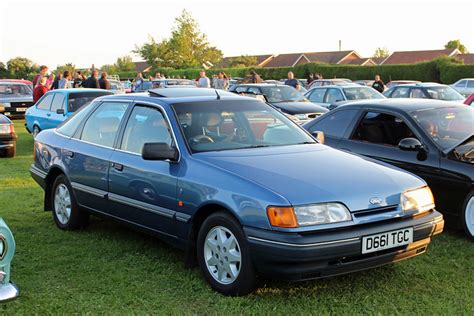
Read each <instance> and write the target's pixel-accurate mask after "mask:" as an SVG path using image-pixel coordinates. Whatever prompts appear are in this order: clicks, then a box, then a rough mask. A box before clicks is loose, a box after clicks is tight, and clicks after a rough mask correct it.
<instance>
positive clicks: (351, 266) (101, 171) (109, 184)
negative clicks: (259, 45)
mask: <svg viewBox="0 0 474 316" xmlns="http://www.w3.org/2000/svg"><path fill="white" fill-rule="evenodd" d="M162 90H183V89H162ZM189 90H192V89H189ZM194 90H206V89H194ZM212 93H215V90H210V92H209V95H212ZM151 95H153V94H151ZM34 150H35V160H34V163H33V165H32V166H31V169H30V171H31V175H32V177H33V178H34V179H35V180H36V181H37V182H38V183H39V185H40V186H41V187H42V188H43V189H44V190H45V209H46V210H52V214H53V219H54V222H55V223H56V225H57V226H58V227H59V228H60V229H64V230H73V229H77V228H79V227H83V226H85V225H86V223H87V220H88V214H89V213H91V214H96V215H99V216H104V217H108V218H113V219H116V220H119V221H122V222H123V223H125V224H128V225H131V226H134V227H137V228H140V229H142V230H143V231H146V232H149V233H152V234H155V235H158V236H159V237H161V238H162V239H163V240H165V241H167V242H169V243H171V244H173V245H175V246H177V247H179V248H181V249H185V250H186V254H187V258H188V262H193V260H197V263H198V264H199V266H200V267H201V270H202V272H203V274H204V277H205V279H206V280H207V281H208V282H209V283H210V284H211V286H212V287H213V288H214V289H215V290H217V291H219V292H221V293H223V294H226V295H244V294H246V293H249V292H251V291H252V290H253V289H254V286H255V279H256V274H257V273H258V274H260V275H263V276H266V277H276V278H289V279H312V278H320V277H328V276H331V275H339V274H342V273H349V272H353V271H359V270H361V269H369V268H372V267H376V266H380V265H382V264H386V263H391V262H394V261H399V260H402V259H406V258H410V257H413V256H416V255H419V254H421V253H423V252H425V251H426V249H427V247H428V245H429V243H430V242H431V237H432V236H433V235H436V234H438V233H440V232H441V231H442V230H443V226H444V220H443V217H442V215H441V214H440V213H438V212H437V211H435V209H434V204H433V199H432V195H431V191H430V190H429V188H428V187H427V186H426V183H425V182H424V181H423V180H422V179H420V178H418V177H414V176H412V175H410V174H409V173H406V172H404V171H402V170H399V169H397V168H394V167H390V166H387V165H386V164H381V163H374V162H373V161H372V160H369V159H365V158H362V157H360V156H355V155H351V154H348V153H344V152H342V151H338V150H334V149H331V148H329V147H326V146H324V145H321V144H318V143H317V142H316V141H315V140H314V139H313V138H312V137H311V136H310V135H309V134H308V133H307V132H305V131H304V130H303V129H302V128H300V127H298V125H296V124H295V123H294V122H292V121H291V120H289V119H288V118H287V117H286V116H285V115H283V114H282V113H281V112H280V111H278V110H276V109H275V108H274V107H272V106H270V105H268V104H266V103H264V102H260V101H256V100H255V99H252V98H245V97H240V96H230V97H229V96H227V95H221V96H220V97H217V96H204V97H185V98H160V97H154V96H144V95H135V96H134V97H133V98H132V97H130V96H129V95H114V96H106V97H102V98H99V99H97V100H95V101H94V102H92V103H91V104H89V105H88V106H87V107H85V108H84V109H82V110H81V111H80V112H78V113H77V114H76V115H74V116H73V117H71V119H69V120H68V121H67V122H65V123H64V124H63V125H61V126H60V127H59V128H57V129H56V130H54V131H53V130H47V131H44V132H42V133H40V134H39V135H38V137H37V138H36V139H35V144H34ZM368 175H370V177H368Z"/></svg>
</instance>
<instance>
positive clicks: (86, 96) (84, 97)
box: [68, 91, 113, 113]
mask: <svg viewBox="0 0 474 316" xmlns="http://www.w3.org/2000/svg"><path fill="white" fill-rule="evenodd" d="M110 94H113V93H112V92H105V91H102V92H75V93H71V94H69V99H68V112H69V113H71V112H76V111H77V110H78V109H79V108H80V107H82V106H85V105H86V104H89V103H91V102H92V100H94V99H95V98H98V97H101V96H104V95H110Z"/></svg>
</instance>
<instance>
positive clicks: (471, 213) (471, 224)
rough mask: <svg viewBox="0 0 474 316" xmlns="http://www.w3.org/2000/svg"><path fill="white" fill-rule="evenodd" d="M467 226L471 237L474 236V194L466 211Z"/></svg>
mask: <svg viewBox="0 0 474 316" xmlns="http://www.w3.org/2000/svg"><path fill="white" fill-rule="evenodd" d="M464 216H465V218H464V219H465V222H466V228H467V231H468V233H469V234H470V235H471V237H473V236H474V196H473V197H471V199H470V200H469V201H468V202H467V205H466V210H465V212H464Z"/></svg>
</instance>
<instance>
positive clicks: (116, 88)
mask: <svg viewBox="0 0 474 316" xmlns="http://www.w3.org/2000/svg"><path fill="white" fill-rule="evenodd" d="M109 82H110V91H112V92H113V93H115V94H124V93H125V88H124V86H123V85H122V82H120V80H114V79H112V80H110V79H109Z"/></svg>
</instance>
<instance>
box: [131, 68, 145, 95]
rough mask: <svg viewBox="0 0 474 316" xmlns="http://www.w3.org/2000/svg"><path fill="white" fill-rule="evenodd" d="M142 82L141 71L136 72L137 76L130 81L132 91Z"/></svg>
mask: <svg viewBox="0 0 474 316" xmlns="http://www.w3.org/2000/svg"><path fill="white" fill-rule="evenodd" d="M142 83H143V75H142V73H141V72H138V73H137V76H136V77H135V79H133V81H132V92H133V91H135V90H136V89H137V87H139V86H140V85H141V84H142Z"/></svg>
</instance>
